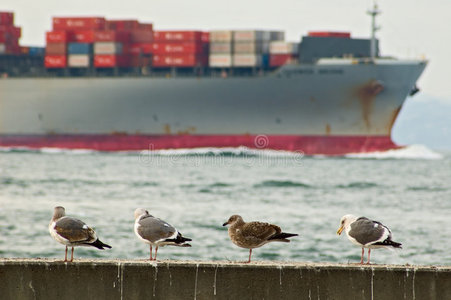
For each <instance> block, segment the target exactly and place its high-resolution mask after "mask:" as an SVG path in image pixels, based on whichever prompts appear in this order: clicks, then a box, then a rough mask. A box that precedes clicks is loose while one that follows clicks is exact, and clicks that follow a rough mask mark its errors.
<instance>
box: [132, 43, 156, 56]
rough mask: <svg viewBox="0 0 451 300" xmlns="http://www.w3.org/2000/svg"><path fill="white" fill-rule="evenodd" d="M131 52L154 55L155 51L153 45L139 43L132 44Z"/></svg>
mask: <svg viewBox="0 0 451 300" xmlns="http://www.w3.org/2000/svg"><path fill="white" fill-rule="evenodd" d="M129 51H130V53H131V54H136V55H139V54H152V51H153V43H138V44H131V45H130V48H129Z"/></svg>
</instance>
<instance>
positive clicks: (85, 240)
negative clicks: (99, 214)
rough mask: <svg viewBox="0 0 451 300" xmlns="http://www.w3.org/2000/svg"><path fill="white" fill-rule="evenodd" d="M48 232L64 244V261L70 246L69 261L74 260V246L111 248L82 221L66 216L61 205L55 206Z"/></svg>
mask: <svg viewBox="0 0 451 300" xmlns="http://www.w3.org/2000/svg"><path fill="white" fill-rule="evenodd" d="M49 232H50V235H51V236H52V237H53V238H54V239H55V241H57V242H58V243H61V244H63V245H65V246H66V254H65V255H64V261H67V247H72V254H71V258H70V261H71V262H72V261H74V247H75V246H93V247H96V248H98V249H101V250H104V247H106V248H111V246H109V245H107V244H104V243H102V242H101V241H100V240H99V239H98V238H97V235H96V233H95V231H94V230H93V229H92V228H91V227H89V226H88V225H86V224H85V223H84V222H82V221H80V220H78V219H75V218H72V217H67V216H66V211H65V209H64V207H62V206H57V207H55V209H54V212H53V217H52V220H50V224H49Z"/></svg>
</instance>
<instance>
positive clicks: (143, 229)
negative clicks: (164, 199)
mask: <svg viewBox="0 0 451 300" xmlns="http://www.w3.org/2000/svg"><path fill="white" fill-rule="evenodd" d="M138 224H139V225H140V226H139V227H138V234H139V235H140V236H141V237H142V238H143V239H146V240H149V241H151V242H156V241H160V240H165V239H167V238H169V237H171V236H173V235H174V233H175V232H176V231H177V230H176V229H175V228H174V227H173V226H172V225H170V224H168V223H166V222H165V221H163V220H160V219H158V218H155V217H152V216H148V217H145V218H143V219H141V220H140V221H139V222H138Z"/></svg>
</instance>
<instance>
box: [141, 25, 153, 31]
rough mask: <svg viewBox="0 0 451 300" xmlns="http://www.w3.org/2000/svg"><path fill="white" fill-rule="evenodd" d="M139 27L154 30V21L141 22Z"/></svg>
mask: <svg viewBox="0 0 451 300" xmlns="http://www.w3.org/2000/svg"><path fill="white" fill-rule="evenodd" d="M139 29H142V30H149V31H153V24H152V23H139Z"/></svg>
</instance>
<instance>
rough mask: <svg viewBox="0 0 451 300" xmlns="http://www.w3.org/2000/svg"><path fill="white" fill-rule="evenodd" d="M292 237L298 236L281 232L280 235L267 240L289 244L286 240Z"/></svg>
mask: <svg viewBox="0 0 451 300" xmlns="http://www.w3.org/2000/svg"><path fill="white" fill-rule="evenodd" d="M292 236H298V234H296V233H287V232H281V233H278V234H275V235H273V236H272V237H270V238H269V240H280V241H281V242H289V240H287V238H289V237H292Z"/></svg>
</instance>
